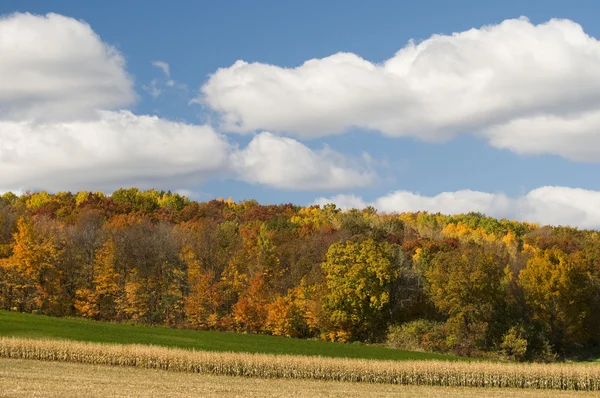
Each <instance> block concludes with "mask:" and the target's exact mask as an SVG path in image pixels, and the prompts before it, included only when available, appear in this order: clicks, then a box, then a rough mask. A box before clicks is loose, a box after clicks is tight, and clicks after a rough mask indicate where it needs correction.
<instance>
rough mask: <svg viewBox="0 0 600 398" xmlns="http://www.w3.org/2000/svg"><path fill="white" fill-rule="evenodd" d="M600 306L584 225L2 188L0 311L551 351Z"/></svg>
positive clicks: (439, 346) (431, 347)
mask: <svg viewBox="0 0 600 398" xmlns="http://www.w3.org/2000/svg"><path fill="white" fill-rule="evenodd" d="M599 305H600V235H599V234H598V232H597V231H586V230H578V229H574V228H566V227H552V226H538V225H536V224H531V223H523V222H516V221H509V220H497V219H494V218H491V217H486V216H484V215H482V214H478V213H470V214H465V215H455V216H446V215H442V214H428V213H404V214H378V213H377V212H376V211H375V210H374V209H372V208H367V209H365V210H362V211H357V210H350V211H341V210H340V209H337V208H336V207H335V206H333V205H328V206H324V207H319V206H312V207H300V206H295V205H292V204H286V205H278V206H263V205H260V204H258V203H257V202H256V201H252V200H248V201H243V202H237V203H236V202H233V201H232V200H213V201H210V202H203V203H200V202H194V201H191V200H189V199H188V198H185V197H182V196H180V195H177V194H172V193H170V192H158V191H154V190H151V191H140V190H137V189H135V188H133V189H121V190H118V191H116V192H114V193H113V194H112V195H111V196H105V195H103V194H101V193H89V192H79V193H76V194H71V193H57V194H48V193H46V192H39V193H27V194H24V195H22V196H16V195H13V194H10V193H9V194H5V195H3V196H2V197H0V309H5V310H12V311H17V312H25V313H27V312H30V313H37V314H45V315H50V316H57V317H65V316H68V317H80V318H89V319H93V320H97V321H111V322H113V321H114V322H120V323H132V324H137V325H154V326H157V325H161V326H167V327H173V328H178V329H196V330H207V331H208V330H212V331H236V332H249V333H252V334H254V335H257V334H264V335H276V336H286V337H295V338H310V339H320V340H329V341H338V342H354V341H359V342H371V343H373V342H376V343H381V342H384V341H386V339H387V340H389V343H390V344H392V345H395V346H397V347H399V348H404V349H409V350H423V351H431V352H439V353H454V354H456V355H466V356H478V355H488V356H489V355H496V354H498V355H501V356H502V357H506V358H511V359H516V360H553V359H555V358H560V357H563V358H564V357H582V356H586V355H589V354H590V353H593V352H596V351H597V349H598V347H599V346H600V343H599V342H600V313H598V311H597V310H595V309H596V308H598V306H599ZM2 316H4V317H7V316H9V315H8V314H6V313H4V314H3V315H2ZM66 322H79V321H71V320H68V321H66ZM157 330H158V329H157ZM165 330H167V329H165ZM388 331H391V334H390V335H389V336H388ZM106 333H110V332H109V331H107V332H106ZM165 333H170V332H165ZM173 333H184V335H185V333H195V332H187V331H181V332H180V331H177V332H173ZM178 336H179V335H178ZM181 336H183V335H181ZM207 336H208V335H207ZM211 336H213V335H211ZM214 336H217V334H215V335H214ZM235 336H237V335H235ZM136 338H142V339H143V337H141V336H138V337H136ZM238 338H240V337H232V339H238ZM251 338H252V339H256V340H255V341H256V343H252V344H258V345H260V344H262V343H259V341H262V340H261V339H273V338H272V337H261V336H252V337H251ZM215 339H216V337H215ZM217 340H218V339H217ZM247 341H250V340H247ZM265 341H267V340H265ZM269 341H270V342H275V341H285V343H281V345H287V344H288V342H290V341H294V342H295V343H289V344H308V345H310V344H315V345H314V347H317V345H316V344H320V343H317V342H314V341H311V342H308V341H307V342H305V343H297V342H296V341H297V340H277V339H274V340H269ZM136 342H137V341H136ZM228 344H229V343H228ZM267 345H271V343H269V344H267ZM277 345H278V343H273V346H274V347H276V346H277ZM308 345H307V346H306V347H308ZM303 347H304V346H303ZM319 347H320V346H319ZM332 347H333V346H332ZM335 347H360V346H356V345H352V346H350V345H349V346H341V345H336V346H335ZM302 349H303V348H298V350H302ZM315 349H316V348H315ZM319 349H320V348H319ZM353 349H358V350H360V349H359V348H336V349H335V351H337V350H353ZM325 350H326V349H325ZM365 355H366V354H365ZM386 355H387V354H386ZM390 355H392V354H390ZM398 355H401V354H398Z"/></svg>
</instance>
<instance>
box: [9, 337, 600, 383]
mask: <svg viewBox="0 0 600 398" xmlns="http://www.w3.org/2000/svg"><path fill="white" fill-rule="evenodd" d="M0 357H3V358H18V359H36V360H44V361H60V362H72V363H80V364H94V365H110V366H130V367H138V368H145V369H162V370H169V371H178V372H191V373H201V374H210V375H227V376H244V377H258V378H271V379H285V378H289V379H313V380H335V381H347V382H364V383H388V384H403V385H424V386H451V387H459V386H468V387H510V388H534V389H559V390H586V391H597V390H600V366H598V365H593V364H505V363H487V362H470V363H467V362H462V363H461V362H445V361H378V360H361V359H343V358H324V357H305V356H290V355H266V354H241V353H219V352H208V351H188V350H183V349H172V348H164V347H157V346H147V345H118V344H97V343H83V342H72V341H59V340H34V339H22V338H12V337H0Z"/></svg>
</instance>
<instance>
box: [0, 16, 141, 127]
mask: <svg viewBox="0 0 600 398" xmlns="http://www.w3.org/2000/svg"><path fill="white" fill-rule="evenodd" d="M0 54H1V55H0V87H1V89H0V117H2V118H4V119H7V118H11V119H35V120H48V119H52V120H60V119H65V118H81V117H85V116H90V115H91V114H92V113H93V112H92V111H93V109H96V108H102V109H113V108H118V107H121V106H125V105H128V104H130V103H131V102H132V101H134V99H135V92H134V90H133V82H132V81H131V79H130V78H129V76H128V75H127V73H126V72H125V62H124V59H123V57H122V55H121V54H120V53H119V52H118V51H117V50H116V49H115V48H113V47H111V46H109V45H107V44H105V43H104V42H102V40H101V39H100V38H99V37H98V36H97V35H96V34H95V33H94V31H93V30H92V29H91V27H90V26H89V25H87V24H86V23H84V22H81V21H77V20H75V19H72V18H68V17H64V16H62V15H57V14H48V15H46V16H38V15H31V14H12V15H9V16H4V17H2V16H0Z"/></svg>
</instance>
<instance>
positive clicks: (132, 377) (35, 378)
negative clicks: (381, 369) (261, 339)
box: [0, 358, 598, 398]
mask: <svg viewBox="0 0 600 398" xmlns="http://www.w3.org/2000/svg"><path fill="white" fill-rule="evenodd" d="M194 396H196V397H219V398H228V397H345V398H350V397H361V398H370V397H392V396H395V397H408V398H412V397H415V398H417V397H418V398H423V397H451V398H453V397H456V398H458V397H467V398H468V397H485V398H495V397H532V398H533V397H539V398H542V397H551V398H554V397H581V398H587V397H590V398H591V397H595V396H598V393H597V392H596V393H586V392H568V391H548V390H545V391H541V390H515V389H479V388H468V387H465V388H454V387H453V388H447V387H419V386H394V385H376V384H358V383H356V384H355V383H342V382H331V381H327V382H322V381H313V380H307V381H304V380H269V379H250V378H242V377H229V376H205V375H198V374H189V373H176V372H168V371H164V370H147V369H136V368H119V367H108V366H97V365H80V364H71V363H59V362H44V361H36V360H22V359H2V358H0V397H65V398H68V397H85V398H93V397H194Z"/></svg>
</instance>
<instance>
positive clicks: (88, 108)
mask: <svg viewBox="0 0 600 398" xmlns="http://www.w3.org/2000/svg"><path fill="white" fill-rule="evenodd" d="M154 65H155V66H156V67H158V68H160V69H161V70H162V71H163V72H164V73H165V75H166V77H167V78H168V81H167V82H166V85H167V86H169V85H174V84H175V83H174V82H172V80H171V79H170V70H169V65H168V64H167V63H165V62H162V61H157V62H155V63H154ZM171 82H172V83H171ZM132 86H133V83H132V81H131V79H130V78H129V77H128V75H127V73H126V71H125V65H124V60H123V57H122V56H121V55H120V53H119V52H118V51H116V50H115V49H114V48H112V47H111V46H109V45H107V44H105V43H104V42H102V40H101V39H100V38H99V37H98V36H97V35H96V34H95V33H94V31H93V30H92V29H91V27H90V26H89V25H87V24H86V23H84V22H81V21H77V20H74V19H72V18H67V17H64V16H61V15H57V14H48V15H46V16H36V15H31V14H13V15H10V16H6V17H0V170H1V172H0V192H1V191H7V190H11V189H12V190H19V189H21V188H23V189H46V190H51V191H54V190H76V189H93V190H96V189H102V190H106V191H111V190H114V189H115V188H118V187H119V186H122V185H128V186H129V185H135V186H139V187H169V188H170V189H173V190H176V189H186V188H190V187H194V186H197V185H198V184H199V183H202V182H203V181H205V180H206V179H208V178H215V177H224V178H238V179H242V180H245V181H249V182H256V183H261V184H267V185H270V186H273V187H278V188H287V189H316V188H317V187H318V188H322V189H327V188H329V187H331V189H342V188H344V187H356V186H363V185H364V184H366V183H367V182H368V179H369V178H371V177H372V175H371V174H369V173H366V174H365V173H362V172H358V171H356V172H355V171H353V169H352V166H351V165H348V164H347V163H348V162H347V160H346V159H345V158H344V157H343V156H342V155H339V154H335V153H334V152H333V151H331V153H328V152H327V151H326V150H324V151H321V152H313V151H312V150H310V149H309V148H307V147H306V146H304V145H303V144H301V143H299V142H298V141H296V140H292V139H280V138H276V137H271V136H270V135H268V134H261V135H258V136H257V137H256V138H255V139H254V140H252V141H251V143H250V144H249V146H248V147H247V148H246V149H243V150H239V149H238V148H237V147H236V146H235V145H233V144H232V143H231V142H229V141H228V140H227V138H226V137H224V136H222V135H221V134H219V133H217V132H215V130H214V129H213V128H212V127H210V126H206V125H194V124H187V123H178V122H174V121H170V120H166V119H162V118H158V117H156V116H147V115H135V114H133V113H132V112H130V111H127V110H121V111H115V110H111V109H113V108H118V107H121V106H124V105H127V104H129V103H131V102H132V100H133V99H134V98H135V96H136V94H135V92H134V91H133V88H132ZM330 155H331V156H330ZM317 170H319V172H317ZM282 171H284V172H285V175H283V174H281V172H282Z"/></svg>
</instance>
